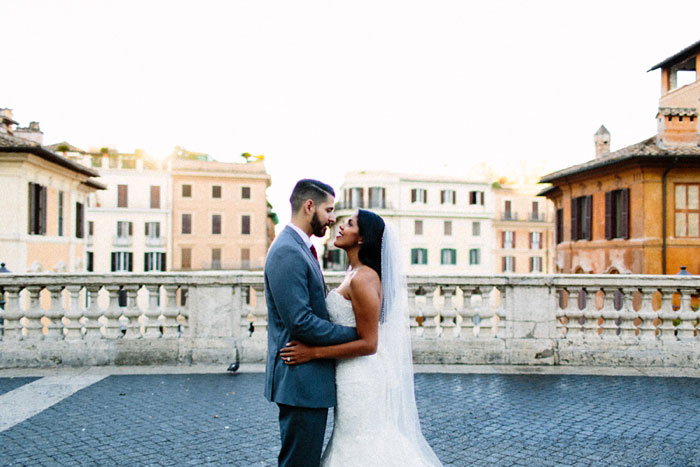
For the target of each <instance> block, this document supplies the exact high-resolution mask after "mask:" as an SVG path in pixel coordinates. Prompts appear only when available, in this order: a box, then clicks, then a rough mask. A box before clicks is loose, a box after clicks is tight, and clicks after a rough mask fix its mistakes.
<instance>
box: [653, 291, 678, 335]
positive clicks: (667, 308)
mask: <svg viewBox="0 0 700 467" xmlns="http://www.w3.org/2000/svg"><path fill="white" fill-rule="evenodd" d="M675 292H676V290H674V289H661V294H662V296H661V309H660V310H659V313H658V316H659V319H661V325H660V326H659V331H660V336H659V337H660V338H661V340H664V341H675V340H678V338H677V337H676V327H675V326H674V325H673V320H675V319H676V318H677V317H678V313H676V312H675V311H674V310H673V294H674V293H675Z"/></svg>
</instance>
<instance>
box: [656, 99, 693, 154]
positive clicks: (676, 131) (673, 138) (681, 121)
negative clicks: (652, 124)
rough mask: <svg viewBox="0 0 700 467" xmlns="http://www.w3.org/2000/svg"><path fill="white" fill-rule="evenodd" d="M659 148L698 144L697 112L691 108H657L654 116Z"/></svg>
mask: <svg viewBox="0 0 700 467" xmlns="http://www.w3.org/2000/svg"><path fill="white" fill-rule="evenodd" d="M656 122H657V128H658V134H657V136H656V141H657V144H658V145H659V146H660V147H667V146H677V145H696V144H698V111H697V110H696V109H694V108H692V107H659V112H658V113H657V114H656Z"/></svg>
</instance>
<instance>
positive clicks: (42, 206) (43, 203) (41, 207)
mask: <svg viewBox="0 0 700 467" xmlns="http://www.w3.org/2000/svg"><path fill="white" fill-rule="evenodd" d="M39 190H40V193H41V195H40V197H39V213H40V217H39V222H40V230H39V233H40V234H41V235H46V187H45V186H42V187H40V188H39ZM81 238H82V236H81Z"/></svg>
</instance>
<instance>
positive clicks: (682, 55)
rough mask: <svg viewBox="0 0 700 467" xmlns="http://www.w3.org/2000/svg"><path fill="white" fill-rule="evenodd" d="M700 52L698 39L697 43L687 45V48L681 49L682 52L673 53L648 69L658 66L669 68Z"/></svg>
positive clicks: (654, 68)
mask: <svg viewBox="0 0 700 467" xmlns="http://www.w3.org/2000/svg"><path fill="white" fill-rule="evenodd" d="M698 52H700V41H697V42H696V43H695V44H693V45H690V46H688V47H686V48H685V49H683V50H681V51H680V52H678V53H676V54H674V55H671V56H670V57H668V58H667V59H666V60H663V61H661V62H659V63H657V64H656V65H654V66H653V67H651V68H649V69H648V70H647V71H652V70H656V69H657V68H668V67H669V66H672V65H675V64H676V63H679V62H683V61H685V60H686V59H688V58H690V57H692V56H694V55H697V53H698Z"/></svg>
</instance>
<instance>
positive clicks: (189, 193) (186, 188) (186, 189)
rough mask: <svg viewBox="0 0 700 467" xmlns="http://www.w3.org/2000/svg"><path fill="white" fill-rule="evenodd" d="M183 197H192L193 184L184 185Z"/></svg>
mask: <svg viewBox="0 0 700 467" xmlns="http://www.w3.org/2000/svg"><path fill="white" fill-rule="evenodd" d="M182 197H183V198H191V197H192V185H182Z"/></svg>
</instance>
